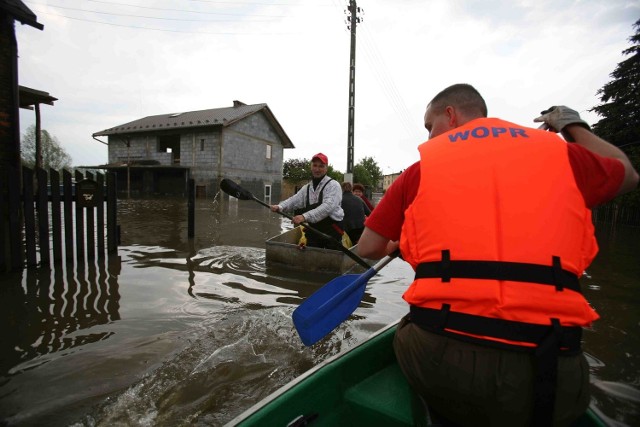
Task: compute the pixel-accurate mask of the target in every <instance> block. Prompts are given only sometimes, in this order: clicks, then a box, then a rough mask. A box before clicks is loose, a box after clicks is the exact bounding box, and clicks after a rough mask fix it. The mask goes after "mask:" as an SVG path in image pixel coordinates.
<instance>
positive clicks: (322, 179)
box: [271, 153, 344, 248]
mask: <svg viewBox="0 0 640 427" xmlns="http://www.w3.org/2000/svg"><path fill="white" fill-rule="evenodd" d="M328 166H329V160H328V159H327V156H326V155H324V154H322V153H318V154H316V155H315V156H313V157H312V158H311V182H310V183H308V184H306V185H304V186H303V187H302V188H301V189H300V191H298V192H297V193H296V194H294V195H293V196H291V197H289V198H288V199H286V200H284V201H282V202H280V203H279V204H277V205H271V210H272V211H273V212H279V211H293V212H294V217H293V224H294V225H296V226H298V225H300V224H302V223H304V222H306V223H308V224H309V225H311V226H312V227H313V228H314V229H316V230H318V231H320V232H322V233H324V234H326V235H328V236H330V237H331V238H332V239H331V240H329V239H326V238H324V237H323V236H321V235H319V234H317V233H314V232H313V230H311V229H306V230H305V234H306V237H307V246H314V247H319V248H335V247H336V245H340V244H342V243H341V241H342V232H343V231H342V226H341V222H342V219H343V218H344V212H343V210H342V206H341V205H340V204H341V202H342V188H341V187H340V184H339V183H338V181H336V180H335V179H333V178H331V177H329V176H328V175H327V169H328Z"/></svg>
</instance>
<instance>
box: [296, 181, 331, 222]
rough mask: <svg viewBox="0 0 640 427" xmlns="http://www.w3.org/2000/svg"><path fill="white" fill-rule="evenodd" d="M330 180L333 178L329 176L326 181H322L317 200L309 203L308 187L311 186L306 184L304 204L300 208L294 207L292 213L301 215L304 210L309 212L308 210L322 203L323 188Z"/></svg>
mask: <svg viewBox="0 0 640 427" xmlns="http://www.w3.org/2000/svg"><path fill="white" fill-rule="evenodd" d="M331 181H333V178H329V180H327V182H325V183H324V185H323V186H322V188H321V189H320V196H319V197H318V201H317V202H315V203H309V188H310V187H311V184H307V199H306V200H305V206H304V207H303V208H300V209H295V210H294V211H293V213H294V214H296V215H302V214H304V213H305V212H309V211H310V210H312V209H315V208H317V207H318V206H320V205H321V204H322V200H323V199H324V189H325V187H326V186H327V184H329V183H330V182H331Z"/></svg>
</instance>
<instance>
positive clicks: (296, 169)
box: [282, 159, 311, 183]
mask: <svg viewBox="0 0 640 427" xmlns="http://www.w3.org/2000/svg"><path fill="white" fill-rule="evenodd" d="M309 163H310V162H309V160H307V159H289V160H285V162H284V164H283V165H282V178H283V179H286V180H288V181H290V182H294V183H297V182H301V181H308V180H310V179H311V169H310V167H309Z"/></svg>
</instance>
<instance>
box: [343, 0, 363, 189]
mask: <svg viewBox="0 0 640 427" xmlns="http://www.w3.org/2000/svg"><path fill="white" fill-rule="evenodd" d="M362 12H364V11H363V10H362V9H360V8H359V7H358V5H357V4H356V0H349V9H348V11H346V10H345V13H346V14H347V15H348V21H347V29H348V30H349V31H351V55H350V57H349V122H348V130H347V173H346V174H345V176H344V180H345V181H346V182H353V142H354V132H353V129H354V119H355V107H356V25H357V24H359V23H361V22H362V18H361V17H360V16H358V13H362Z"/></svg>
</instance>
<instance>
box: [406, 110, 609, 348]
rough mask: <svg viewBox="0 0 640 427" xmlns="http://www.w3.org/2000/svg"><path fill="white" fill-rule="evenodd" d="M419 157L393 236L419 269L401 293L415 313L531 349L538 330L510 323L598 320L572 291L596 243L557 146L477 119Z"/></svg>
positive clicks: (550, 139) (553, 139) (545, 137)
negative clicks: (526, 331) (414, 184)
mask: <svg viewBox="0 0 640 427" xmlns="http://www.w3.org/2000/svg"><path fill="white" fill-rule="evenodd" d="M419 151H420V158H421V166H420V167H421V175H420V187H419V190H418V193H417V196H416V198H415V200H414V202H413V203H412V204H411V206H410V207H409V208H408V209H407V210H406V212H405V221H404V225H403V229H402V236H401V240H400V249H401V252H402V256H403V258H404V259H405V260H406V261H407V262H409V263H410V264H411V265H412V266H413V268H414V270H416V279H415V281H414V282H413V283H412V284H411V286H410V287H409V288H408V289H407V291H406V292H405V294H404V295H403V298H404V299H405V300H406V301H407V302H408V303H409V304H410V305H411V306H412V313H413V312H414V310H415V311H416V312H417V315H418V316H420V315H422V314H423V313H426V314H427V316H426V317H427V318H429V317H431V318H434V316H435V318H436V321H437V318H438V316H439V318H442V319H445V318H447V317H448V316H449V315H450V314H455V315H456V316H458V320H459V322H455V321H454V322H450V323H443V324H442V325H443V328H444V329H446V330H447V331H449V332H454V333H457V334H462V335H467V336H470V337H479V338H481V339H482V340H491V341H494V342H500V343H506V344H509V345H516V346H528V347H535V346H537V345H538V344H539V343H540V341H541V339H542V335H541V336H540V340H538V339H537V338H536V339H528V338H521V337H520V335H518V334H513V335H512V334H511V332H512V331H513V330H514V328H515V329H517V328H518V327H519V326H520V325H525V326H527V325H532V326H533V327H534V328H535V327H537V326H540V327H544V329H540V331H544V330H548V329H549V326H551V325H552V324H554V325H556V326H558V325H559V326H562V327H569V328H568V329H580V328H575V327H582V326H587V325H589V324H591V322H593V321H594V320H596V319H598V317H599V316H598V315H597V314H596V312H595V311H594V310H593V309H592V308H591V306H590V305H589V303H588V302H587V301H586V299H585V298H584V297H583V295H582V294H581V292H580V289H579V283H578V278H579V277H580V276H581V275H582V272H583V271H584V269H585V268H586V267H587V266H588V265H589V264H590V263H591V261H592V260H593V258H594V257H595V255H596V253H597V251H598V247H597V243H596V241H595V238H594V228H593V224H592V222H591V211H590V210H589V209H588V208H587V207H586V205H585V203H584V199H583V197H582V194H581V193H580V191H579V189H578V188H577V185H576V183H575V180H574V177H573V172H572V169H571V165H570V163H569V158H568V153H567V147H566V142H564V141H562V140H561V139H560V138H559V137H557V136H556V135H554V134H552V133H550V132H546V131H541V130H538V129H532V128H524V127H521V126H519V125H516V124H513V123H509V122H506V121H503V120H498V119H484V118H483V119H477V120H473V121H471V122H469V123H467V124H466V125H465V126H462V127H460V128H457V129H455V130H453V131H450V132H448V133H445V134H443V135H439V136H438V137H436V138H433V139H431V140H429V141H427V142H425V143H423V144H422V145H421V146H420V147H419ZM438 313H440V314H438ZM432 320H433V319H432ZM443 322H444V321H443ZM485 324H486V325H487V326H486V328H485V326H483V325H485ZM456 325H460V326H459V327H458V326H456ZM465 325H467V326H468V327H467V326H465ZM496 325H497V326H498V328H497V329H496V328H494V326H496ZM500 330H502V331H504V333H501V332H496V331H500ZM541 334H542V332H541ZM534 335H535V334H534ZM536 336H537V335H536ZM578 341H579V338H578Z"/></svg>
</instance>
